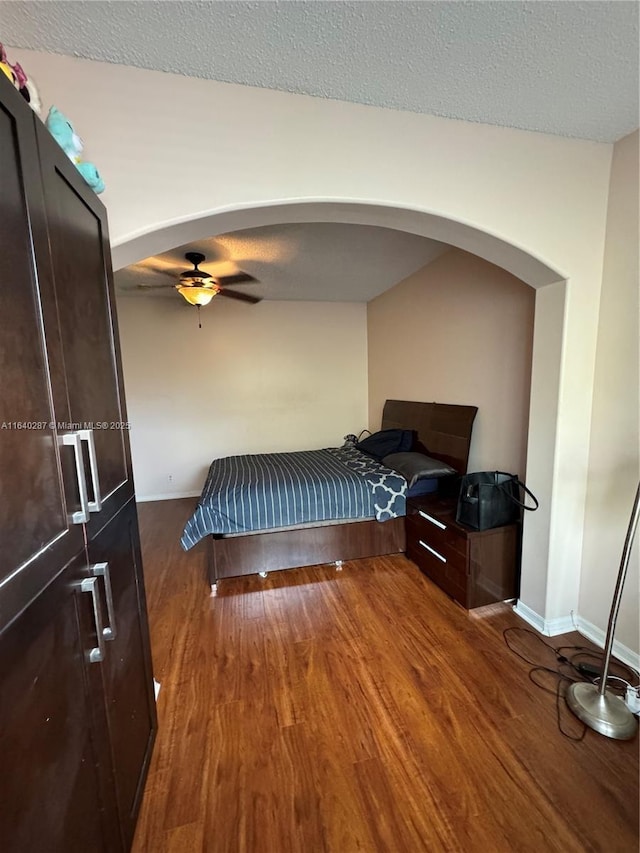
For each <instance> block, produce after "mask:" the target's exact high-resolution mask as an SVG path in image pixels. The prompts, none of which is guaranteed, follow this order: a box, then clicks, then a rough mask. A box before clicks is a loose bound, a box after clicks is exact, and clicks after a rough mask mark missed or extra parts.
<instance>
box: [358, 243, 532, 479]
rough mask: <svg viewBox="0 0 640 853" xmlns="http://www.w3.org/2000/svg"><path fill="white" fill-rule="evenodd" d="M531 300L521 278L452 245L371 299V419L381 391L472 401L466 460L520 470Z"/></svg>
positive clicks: (475, 467) (478, 467)
mask: <svg viewBox="0 0 640 853" xmlns="http://www.w3.org/2000/svg"><path fill="white" fill-rule="evenodd" d="M534 300H535V291H534V290H533V288H531V287H529V286H528V285H526V284H523V282H521V281H520V280H519V279H517V278H514V276H512V275H510V274H509V273H507V272H505V271H504V270H502V269H500V268H499V267H496V266H494V265H493V264H489V263H487V262H486V261H483V260H482V259H480V258H477V257H475V256H474V255H470V254H468V253H467V252H462V251H460V250H458V249H453V250H451V251H449V252H447V253H446V254H444V255H441V256H440V257H439V258H437V259H436V260H435V261H434V262H433V263H432V264H429V265H428V266H426V267H424V268H423V269H422V270H419V271H418V272H417V273H415V274H414V275H412V276H410V277H409V278H407V279H405V281H403V282H401V283H400V284H398V285H396V286H395V287H394V288H392V289H391V290H389V291H387V292H386V293H384V294H382V296H379V297H378V298H377V299H374V300H373V301H372V302H370V303H369V306H368V312H367V325H368V330H369V423H370V425H371V428H373V427H377V426H379V424H380V418H381V414H382V407H383V405H384V401H385V400H386V399H388V398H392V399H401V400H435V401H437V402H441V403H461V404H468V405H475V406H478V415H477V416H476V420H475V423H474V427H473V437H472V441H471V452H470V456H469V470H470V471H483V470H501V471H511V472H514V473H519V474H520V475H521V476H522V477H524V474H525V468H526V446H527V429H528V422H529V392H530V384H531V383H530V379H531V350H532V342H533V315H534ZM394 340H397V341H399V345H398V346H395V347H394V346H390V345H389V344H390V342H392V341H394Z"/></svg>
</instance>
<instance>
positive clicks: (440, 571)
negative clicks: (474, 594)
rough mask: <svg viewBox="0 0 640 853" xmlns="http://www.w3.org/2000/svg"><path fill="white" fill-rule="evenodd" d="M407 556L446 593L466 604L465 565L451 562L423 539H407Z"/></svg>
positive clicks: (464, 605)
mask: <svg viewBox="0 0 640 853" xmlns="http://www.w3.org/2000/svg"><path fill="white" fill-rule="evenodd" d="M407 557H409V559H410V560H413V562H414V563H415V564H416V565H417V566H418V568H419V569H420V570H421V571H422V572H424V574H425V575H427V577H429V578H431V580H432V581H433V582H434V583H436V584H437V585H438V586H439V587H440V588H441V589H442V590H444V592H446V593H447V595H450V596H451V597H452V598H455V600H456V601H459V602H460V604H462V605H463V607H466V606H467V574H466V565H465V564H464V563H463V564H462V565H461V564H459V563H457V564H456V563H452V562H449V560H448V559H447V558H446V557H445V556H444V554H442V553H441V552H440V551H437V550H436V549H435V548H434V547H433V546H431V545H430V544H429V543H428V542H426V541H425V540H424V539H418V540H413V539H408V540H407Z"/></svg>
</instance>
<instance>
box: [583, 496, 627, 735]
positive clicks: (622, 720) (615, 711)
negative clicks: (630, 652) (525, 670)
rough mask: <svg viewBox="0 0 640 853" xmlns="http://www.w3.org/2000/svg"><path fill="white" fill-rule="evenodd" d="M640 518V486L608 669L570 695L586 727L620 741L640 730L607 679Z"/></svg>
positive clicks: (612, 621)
mask: <svg viewBox="0 0 640 853" xmlns="http://www.w3.org/2000/svg"><path fill="white" fill-rule="evenodd" d="M639 515H640V485H638V488H637V490H636V499H635V501H634V504H633V509H632V510H631V518H630V520H629V527H628V528H627V536H626V538H625V540H624V548H623V549H622V559H621V560H620V571H619V572H618V580H617V582H616V589H615V592H614V593H613V602H612V604H611V613H610V614H609V625H608V627H607V639H606V642H605V645H604V667H603V669H602V675H601V676H600V683H599V684H587V683H585V682H583V681H576V682H574V683H573V684H571V685H570V687H569V690H568V691H567V704H568V706H569V707H570V708H571V710H572V711H573V713H574V714H575V715H576V717H579V718H580V719H581V720H582V722H583V723H586V725H588V726H590V727H591V728H592V729H594V730H595V731H596V732H600V734H601V735H605V736H606V737H613V738H618V739H619V740H627V739H628V738H631V737H633V736H634V734H635V733H636V729H637V728H638V721H637V720H636V718H635V716H634V715H633V714H632V713H631V711H630V710H629V709H628V708H627V706H626V705H625V703H624V701H623V700H622V699H621V698H620V697H619V696H616V695H615V694H614V693H612V692H611V691H610V690H607V677H608V675H609V663H610V661H611V648H612V646H613V635H614V633H615V630H616V620H617V618H618V610H619V609H620V599H621V598H622V587H623V586H624V581H625V578H626V576H627V568H628V567H629V557H630V555H631V546H632V545H633V537H634V536H635V533H636V528H637V527H638V516H639Z"/></svg>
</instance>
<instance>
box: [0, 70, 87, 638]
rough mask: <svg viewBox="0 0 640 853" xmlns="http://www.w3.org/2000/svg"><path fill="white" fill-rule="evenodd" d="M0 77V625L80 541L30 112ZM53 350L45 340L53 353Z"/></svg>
mask: <svg viewBox="0 0 640 853" xmlns="http://www.w3.org/2000/svg"><path fill="white" fill-rule="evenodd" d="M0 76H2V75H0ZM2 82H3V88H2V89H1V90H0V91H1V92H2V93H3V95H6V96H7V97H3V98H2V99H1V100H0V150H1V151H2V156H1V157H0V213H1V219H2V227H1V228H0V318H1V322H2V333H1V334H0V377H1V382H2V392H1V393H0V532H1V536H2V548H0V630H2V627H3V626H5V625H7V624H8V623H9V622H10V621H11V620H12V619H13V618H15V616H16V615H17V614H18V613H19V612H20V608H21V607H22V606H23V605H24V603H25V602H28V601H29V600H31V599H32V598H33V597H34V596H35V595H37V593H38V592H39V591H40V590H41V589H43V588H44V586H45V585H46V584H47V583H49V581H51V579H52V577H54V576H55V574H56V573H57V572H58V571H60V570H61V569H62V567H63V566H64V565H65V564H66V563H67V562H68V561H69V560H70V559H71V558H72V557H73V555H74V554H76V553H77V552H78V551H79V550H80V549H81V548H82V546H83V537H82V530H81V528H79V527H78V526H73V525H71V524H70V522H69V521H68V513H71V512H73V511H74V510H76V509H77V508H78V507H77V505H76V499H75V495H74V493H73V492H70V493H69V494H68V496H67V498H65V490H64V489H63V474H62V469H63V466H71V467H72V466H73V464H74V460H73V450H72V448H71V447H61V446H59V443H58V434H57V430H56V428H55V422H56V420H57V417H56V411H55V409H54V407H53V405H52V400H51V379H52V377H51V372H50V365H49V361H48V358H49V353H48V343H49V342H45V338H44V333H43V329H42V322H41V301H42V299H43V298H44V299H46V298H47V297H49V298H50V297H51V295H52V293H53V281H52V277H51V267H50V265H49V258H48V243H47V232H46V222H45V216H44V205H43V197H42V190H41V188H40V184H39V180H38V171H39V165H38V156H37V153H38V152H37V147H36V138H35V132H34V129H33V118H32V115H31V111H30V110H28V109H27V111H26V113H25V111H24V100H23V99H22V98H21V97H20V95H19V94H18V92H17V91H16V90H15V89H13V87H11V86H10V85H9V84H8V83H6V80H5V79H4V77H3V76H2ZM5 83H6V86H5ZM55 347H56V341H53V342H52V345H51V351H52V353H54V356H55ZM67 503H68V504H69V505H68V506H67ZM45 549H46V553H45ZM27 565H28V566H29V569H28V571H24V570H23V567H25V566H27Z"/></svg>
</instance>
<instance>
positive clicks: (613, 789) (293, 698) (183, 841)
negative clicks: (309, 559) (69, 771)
mask: <svg viewBox="0 0 640 853" xmlns="http://www.w3.org/2000/svg"><path fill="white" fill-rule="evenodd" d="M191 506H192V502H189V501H167V502H163V503H159V504H145V505H142V506H141V507H140V518H141V532H142V543H143V556H144V570H145V578H146V582H147V598H148V602H149V619H150V629H151V638H152V650H153V660H154V668H155V674H156V677H158V678H159V680H160V681H161V682H162V689H161V692H160V698H159V703H158V714H159V733H158V739H157V743H156V749H155V752H154V756H153V759H152V764H151V769H150V774H149V778H148V782H147V787H146V791H145V796H144V800H143V804H142V808H141V813H140V819H139V823H138V828H137V832H136V838H135V841H134V853H183V851H184V853H187V851H188V853H201V852H202V853H263V851H264V853H322V851H327V853H351V851H366V853H393V851H398V853H407V851H410V853H419V851H428V853H440V851H464V853H476V851H477V853H487V851H490V853H512V851H523V853H529V851H531V853H533V852H534V851H536V853H538V851H540V850H544V851H558V853H559V851H562V853H572V851H584V850H593V851H607V853H609V851H619V853H630V851H634V853H636V851H637V849H638V798H639V794H638V740H637V739H636V740H635V741H631V742H623V741H611V740H608V739H606V738H603V737H601V736H599V735H597V734H596V733H595V732H592V731H590V730H589V731H587V732H586V734H585V737H584V739H583V740H582V741H581V742H579V743H577V742H574V741H572V740H570V739H568V738H566V737H563V735H562V734H561V733H560V731H559V730H558V724H557V713H558V710H557V708H556V697H555V694H554V690H555V685H556V683H557V681H556V679H555V677H551V676H549V677H548V678H549V679H550V680H549V683H545V686H546V687H547V688H548V690H549V691H550V692H545V690H543V689H541V688H540V687H537V686H535V685H534V684H533V683H532V682H531V680H530V679H529V670H530V669H531V666H532V665H535V664H540V665H545V666H550V667H552V668H556V666H559V664H558V661H557V658H556V655H555V653H554V652H553V650H552V649H550V648H549V647H548V645H543V643H541V642H540V638H539V637H537V636H536V635H534V634H532V633H525V632H519V633H517V634H513V635H511V637H510V641H511V642H512V643H513V644H514V645H515V646H516V647H517V649H518V651H520V652H521V653H522V654H524V655H525V656H526V657H528V659H529V660H530V661H531V663H526V662H525V661H523V660H521V659H520V658H518V657H517V656H516V655H515V654H514V653H513V652H512V651H510V650H509V649H508V648H507V646H506V643H505V640H504V637H503V631H505V629H509V628H510V627H513V626H515V627H520V628H524V627H526V626H524V623H522V622H521V620H520V619H519V618H518V617H517V616H516V615H515V614H514V613H513V611H512V610H511V608H510V607H508V606H507V605H492V606H491V607H488V608H482V609H481V610H479V611H475V612H472V613H467V612H466V611H464V610H462V609H461V608H460V607H458V606H457V605H455V604H454V603H453V602H451V601H450V600H449V599H448V598H447V597H446V596H445V595H444V593H442V591H441V590H439V589H438V588H436V587H435V586H433V585H432V584H431V583H430V582H429V581H428V580H427V579H426V578H425V577H424V576H423V575H421V573H420V572H419V571H418V570H417V568H416V567H415V566H414V565H413V564H412V563H411V562H410V561H408V560H407V559H405V558H404V557H403V556H400V555H398V556H393V557H381V558H376V559H370V560H360V561H354V562H347V563H345V564H344V566H343V570H342V571H340V572H336V571H335V567H333V566H330V565H325V566H315V567H309V568H306V569H298V570H292V571H289V572H278V573H272V574H270V575H269V577H267V578H265V579H262V578H259V577H257V576H252V577H247V578H237V579H229V580H224V581H222V582H221V583H220V585H219V591H218V595H217V597H215V598H210V597H209V595H208V592H209V590H208V585H207V581H206V560H205V557H206V553H205V547H204V546H199V547H198V548H196V549H194V550H193V551H191V552H188V553H185V552H183V551H182V550H181V549H180V547H179V544H178V543H179V537H180V532H181V528H182V525H183V524H184V521H185V520H186V518H187V517H188V515H189V511H190V509H191ZM543 640H544V642H546V643H549V642H550V640H549V638H543ZM562 643H573V644H582V645H588V643H587V642H586V641H585V640H583V639H582V638H581V637H580V636H579V635H578V634H572V635H567V636H566V637H564V638H562V637H560V638H553V642H552V643H551V644H552V645H554V644H555V645H556V646H557V645H560V644H562ZM558 707H559V709H560V714H561V721H562V725H563V727H564V728H566V729H567V731H569V732H570V733H571V734H573V735H574V736H580V735H581V734H582V732H583V726H582V724H581V723H580V722H579V721H578V720H577V719H576V718H575V717H573V715H572V714H571V712H570V711H569V710H568V709H567V708H566V705H564V703H563V701H561V702H560V704H559V706H558Z"/></svg>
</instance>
